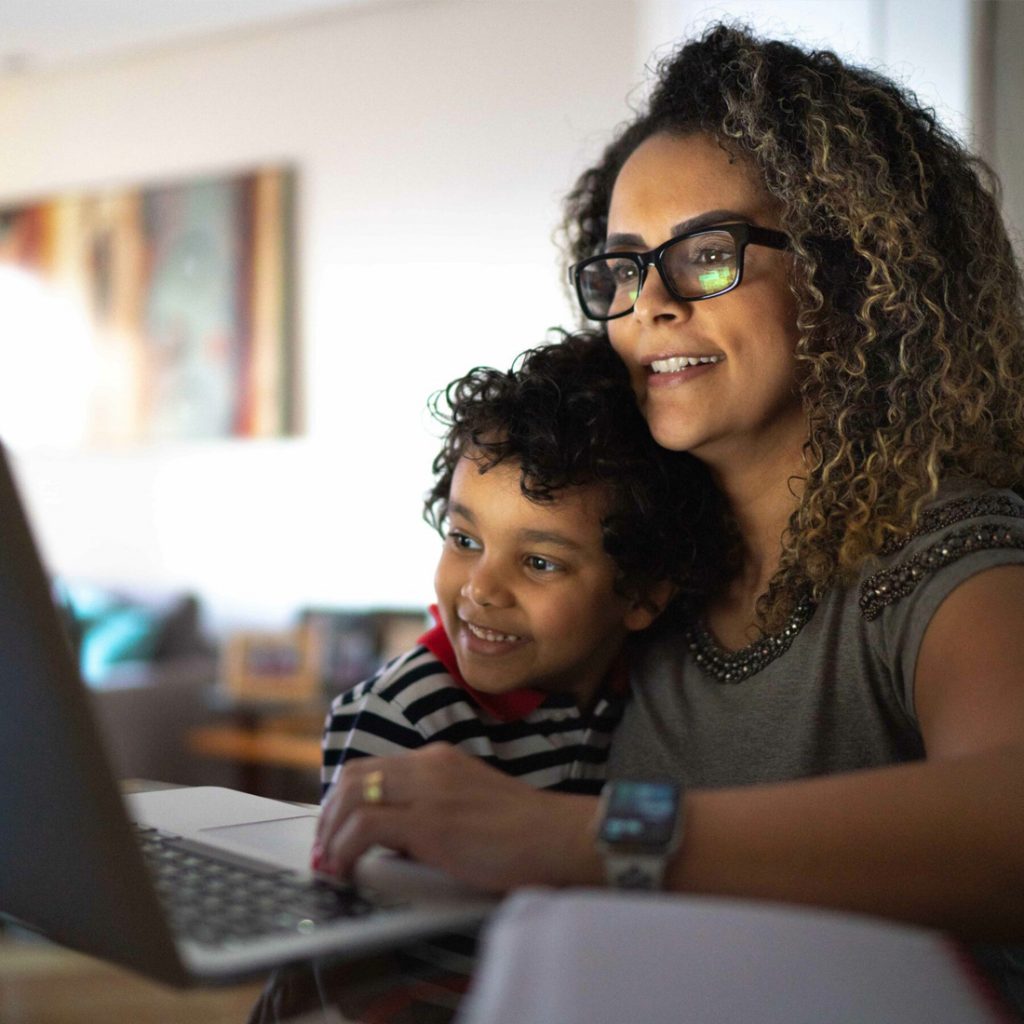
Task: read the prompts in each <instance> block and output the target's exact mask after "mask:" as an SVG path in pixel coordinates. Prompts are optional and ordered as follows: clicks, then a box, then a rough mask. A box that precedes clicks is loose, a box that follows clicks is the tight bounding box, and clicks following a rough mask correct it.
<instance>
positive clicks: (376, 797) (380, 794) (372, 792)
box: [363, 768, 384, 804]
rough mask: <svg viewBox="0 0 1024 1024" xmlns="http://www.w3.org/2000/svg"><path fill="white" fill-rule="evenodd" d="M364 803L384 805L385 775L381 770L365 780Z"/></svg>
mask: <svg viewBox="0 0 1024 1024" xmlns="http://www.w3.org/2000/svg"><path fill="white" fill-rule="evenodd" d="M363 803H367V804H382V803H384V773H383V772H382V771H381V770H380V769H379V768H377V769H375V770H374V771H372V772H370V773H369V774H368V775H367V776H366V778H365V779H363Z"/></svg>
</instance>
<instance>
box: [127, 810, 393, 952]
mask: <svg viewBox="0 0 1024 1024" xmlns="http://www.w3.org/2000/svg"><path fill="white" fill-rule="evenodd" d="M134 827H135V832H136V837H137V839H138V842H139V846H140V847H141V849H142V853H143V856H144V857H145V859H146V862H147V864H148V866H149V870H150V873H151V874H152V876H153V881H154V884H155V885H156V889H157V893H158V894H159V896H160V900H161V902H162V903H163V905H164V908H165V910H166V911H167V914H168V916H169V918H170V920H171V927H172V928H173V929H174V931H175V932H176V933H177V934H178V935H179V936H180V937H184V938H188V939H191V940H193V941H195V942H200V943H203V944H204V945H211V946H225V945H232V944H234V943H237V942H243V941H246V940H251V939H253V938H255V937H258V936H271V935H274V934H282V933H289V932H291V933H294V932H299V933H305V932H311V931H313V930H314V929H316V928H317V927H319V926H321V925H323V924H327V923H329V922H331V921H337V920H338V919H340V918H353V917H365V916H366V915H367V914H370V913H373V912H375V911H377V910H378V909H379V908H378V906H377V905H375V904H373V903H370V902H369V901H368V900H366V899H364V898H363V897H362V896H360V895H359V893H358V892H357V891H356V889H355V888H354V887H351V886H334V885H330V884H329V883H327V882H321V881H317V880H311V881H307V880H302V879H297V878H296V877H295V876H294V875H292V874H290V873H289V872H287V871H281V870H278V869H275V868H273V867H269V866H268V867H265V868H264V867H261V866H260V865H258V864H254V863H252V862H249V861H246V860H244V859H243V858H234V857H232V855H231V854H219V853H216V854H210V853H207V852H205V851H204V849H203V847H202V846H201V845H200V844H198V843H194V842H191V841H190V840H188V839H183V838H181V837H180V836H173V835H169V834H167V833H165V832H160V831H158V830H157V829H154V828H147V827H146V826H143V825H135V826H134Z"/></svg>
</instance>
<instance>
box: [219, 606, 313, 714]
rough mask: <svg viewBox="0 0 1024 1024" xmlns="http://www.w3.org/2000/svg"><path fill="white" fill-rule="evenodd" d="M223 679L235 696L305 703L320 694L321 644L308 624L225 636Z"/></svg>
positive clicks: (277, 701)
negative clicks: (271, 630)
mask: <svg viewBox="0 0 1024 1024" xmlns="http://www.w3.org/2000/svg"><path fill="white" fill-rule="evenodd" d="M222 682H223V686H224V689H225V690H226V692H227V693H228V695H229V696H231V697H232V698H233V699H234V700H237V701H255V702H267V703H278V704H281V703H308V702H313V701H315V700H316V699H317V698H318V697H319V695H320V648H319V640H318V637H317V635H316V632H315V631H314V630H312V629H310V628H308V627H307V626H304V625H302V626H299V627H297V628H295V629H291V630H284V631H279V632H268V631H258V632H250V631H245V632H239V633H236V634H234V635H233V636H231V637H229V638H228V641H227V644H226V647H225V652H224V659H223V673H222Z"/></svg>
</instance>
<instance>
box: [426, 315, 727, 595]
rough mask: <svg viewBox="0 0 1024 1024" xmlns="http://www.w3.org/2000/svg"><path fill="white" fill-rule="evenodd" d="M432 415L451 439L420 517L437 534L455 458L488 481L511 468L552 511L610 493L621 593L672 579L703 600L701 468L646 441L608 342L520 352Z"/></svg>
mask: <svg viewBox="0 0 1024 1024" xmlns="http://www.w3.org/2000/svg"><path fill="white" fill-rule="evenodd" d="M430 407H431V411H432V412H433V414H434V416H435V418H436V419H437V420H438V421H439V422H441V423H442V424H444V426H445V427H446V429H447V433H446V435H445V438H444V444H443V447H442V448H441V451H440V453H439V454H438V455H437V457H436V458H435V459H434V463H433V470H434V474H435V477H436V480H435V483H434V486H433V487H432V488H431V490H430V491H429V492H428V494H427V496H426V499H425V509H424V518H426V520H427V522H429V523H430V524H431V525H432V526H433V527H434V528H435V529H437V530H438V531H439V532H441V531H442V530H443V525H444V521H445V519H446V516H447V511H448V499H449V495H450V492H451V484H452V476H453V475H454V473H455V468H456V466H457V465H458V464H459V460H460V459H462V458H463V457H469V458H472V459H473V460H474V462H476V463H477V464H478V466H479V471H480V472H481V473H484V472H487V471H488V470H489V469H491V468H493V467H494V466H496V465H499V464H500V463H503V462H510V463H513V464H515V465H517V466H518V467H519V470H520V486H521V488H522V492H523V494H524V495H525V496H526V497H527V498H529V499H530V501H535V502H539V503H546V502H551V501H556V500H557V499H558V497H559V495H560V494H561V493H562V492H564V491H565V490H566V489H567V488H570V487H577V486H581V485H586V484H596V485H599V486H600V487H602V488H603V489H604V490H605V491H606V493H607V495H608V503H607V506H606V508H605V514H604V515H603V517H602V519H601V527H602V533H603V538H604V548H605V550H606V551H607V552H608V554H609V555H610V556H611V557H612V559H613V560H614V561H615V563H616V565H617V567H618V570H619V571H618V574H617V577H616V589H617V591H618V592H620V593H624V594H634V593H639V592H641V591H642V590H643V589H644V588H645V587H646V586H648V585H649V584H651V583H654V582H656V581H659V580H665V579H670V580H672V581H673V582H675V583H676V584H677V585H678V586H679V587H680V594H681V596H682V597H683V598H685V597H686V596H687V595H694V596H695V595H697V594H699V593H702V592H703V588H704V587H705V585H706V582H707V579H708V573H707V571H706V570H705V568H704V567H705V566H707V565H709V564H713V561H712V552H713V549H714V547H715V542H714V537H715V536H716V535H717V534H718V533H719V532H720V531H719V530H718V529H717V527H716V525H715V524H716V523H717V521H718V519H719V510H718V498H717V495H716V492H715V490H714V488H713V486H712V485H711V483H710V480H709V478H708V474H707V471H706V470H705V469H704V467H703V466H702V465H701V464H700V463H699V462H697V460H696V459H694V458H693V457H692V456H690V455H687V454H685V453H682V452H670V451H667V450H666V449H664V448H660V447H659V446H658V445H657V444H656V443H655V442H654V440H653V439H652V438H651V434H650V431H649V430H648V428H647V424H646V422H645V421H644V418H643V416H642V415H641V414H640V411H639V409H638V408H637V405H636V399H635V397H634V395H633V391H632V389H631V387H630V384H629V377H628V373H627V371H626V369H625V367H624V366H623V364H622V362H621V360H620V359H619V358H618V356H616V355H615V353H614V351H613V350H612V348H611V346H610V345H609V344H608V342H607V340H606V339H605V338H604V337H603V336H602V335H597V334H590V333H584V332H581V333H579V334H569V335H565V336H564V337H563V339H562V340H561V341H559V342H556V343H552V344H548V345H544V346H541V347H539V348H535V349H531V350H529V351H527V352H524V353H522V354H521V355H519V356H518V357H517V358H516V360H515V362H514V364H513V365H512V368H511V369H510V370H508V371H507V372H503V371H501V370H496V369H493V368H490V367H477V368H475V369H473V370H471V371H470V372H469V373H468V374H466V376H465V377H461V378H459V379H458V380H455V381H453V382H452V383H451V384H449V385H448V387H447V388H446V389H445V390H444V391H440V392H437V393H436V394H435V395H434V396H432V398H431V400H430Z"/></svg>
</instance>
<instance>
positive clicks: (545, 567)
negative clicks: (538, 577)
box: [526, 555, 562, 573]
mask: <svg viewBox="0 0 1024 1024" xmlns="http://www.w3.org/2000/svg"><path fill="white" fill-rule="evenodd" d="M526 565H527V568H529V569H532V570H533V571H534V572H545V573H546V572H559V571H560V570H561V568H562V567H561V566H560V565H559V564H558V563H557V562H552V561H551V559H550V558H544V557H542V556H541V555H527V556H526Z"/></svg>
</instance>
